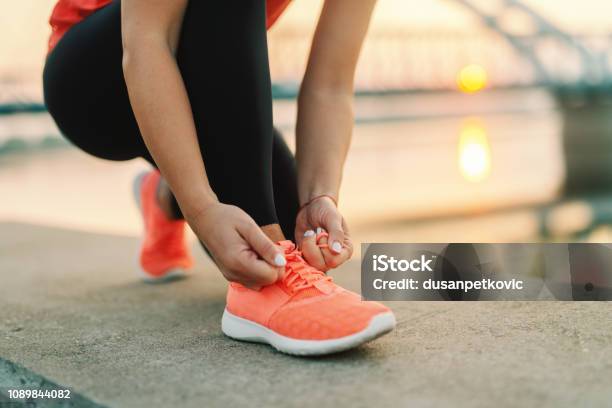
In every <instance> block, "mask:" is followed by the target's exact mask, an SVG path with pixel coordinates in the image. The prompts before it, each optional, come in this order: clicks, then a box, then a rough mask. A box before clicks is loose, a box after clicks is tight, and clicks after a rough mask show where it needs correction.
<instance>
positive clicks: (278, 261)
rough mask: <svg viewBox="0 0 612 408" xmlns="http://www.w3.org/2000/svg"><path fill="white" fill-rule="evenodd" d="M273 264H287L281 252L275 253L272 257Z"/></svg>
mask: <svg viewBox="0 0 612 408" xmlns="http://www.w3.org/2000/svg"><path fill="white" fill-rule="evenodd" d="M274 264H275V265H276V266H285V265H286V264H287V260H286V259H285V257H284V256H282V255H281V254H276V256H275V257H274Z"/></svg>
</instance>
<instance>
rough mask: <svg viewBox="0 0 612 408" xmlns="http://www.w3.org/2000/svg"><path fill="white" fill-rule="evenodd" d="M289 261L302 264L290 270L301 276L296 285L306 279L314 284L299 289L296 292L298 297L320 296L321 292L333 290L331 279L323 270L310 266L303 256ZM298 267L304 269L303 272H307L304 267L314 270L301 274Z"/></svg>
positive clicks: (325, 292)
mask: <svg viewBox="0 0 612 408" xmlns="http://www.w3.org/2000/svg"><path fill="white" fill-rule="evenodd" d="M289 263H290V264H300V265H299V266H298V267H297V268H291V269H293V271H292V272H290V273H292V274H296V275H299V276H300V277H299V278H298V279H297V280H296V281H295V283H294V284H295V285H299V284H300V283H303V282H304V281H310V283H311V284H312V286H309V287H306V288H303V289H300V290H298V291H297V292H296V294H295V297H296V298H306V297H312V296H319V295H321V293H324V294H328V293H331V292H332V291H333V284H331V282H330V281H329V279H328V278H326V276H325V275H324V274H323V273H322V272H319V271H318V270H316V269H315V268H314V267H312V266H310V265H309V264H308V263H307V262H306V261H305V260H304V259H303V258H302V257H301V256H299V257H297V259H291V260H289ZM296 266H297V265H296ZM296 269H300V270H302V272H305V271H304V269H311V270H312V272H311V271H308V272H311V273H308V272H306V273H305V274H301V273H300V272H299V271H298V270H296ZM317 272H318V273H317ZM289 286H292V285H289Z"/></svg>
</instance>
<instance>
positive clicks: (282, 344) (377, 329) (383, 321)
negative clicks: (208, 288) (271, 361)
mask: <svg viewBox="0 0 612 408" xmlns="http://www.w3.org/2000/svg"><path fill="white" fill-rule="evenodd" d="M395 324H396V323H395V316H394V315H393V313H392V312H387V313H381V314H379V315H376V316H374V317H373V318H372V320H371V321H370V323H369V324H368V326H367V327H366V328H365V329H363V330H362V331H360V332H358V333H355V334H351V335H350V336H346V337H341V338H338V339H331V340H299V339H292V338H290V337H285V336H282V335H280V334H278V333H276V332H274V331H272V330H270V329H268V328H266V327H264V326H262V325H260V324H258V323H255V322H252V321H250V320H246V319H243V318H241V317H238V316H235V315H233V314H231V313H230V312H228V311H227V309H225V311H224V312H223V318H222V319H221V330H222V331H223V333H224V334H225V335H226V336H228V337H231V338H233V339H236V340H241V341H250V342H254V343H265V344H269V345H271V346H272V347H274V348H275V349H277V350H278V351H280V352H283V353H287V354H292V355H296V356H321V355H325V354H331V353H337V352H340V351H344V350H348V349H351V348H354V347H357V346H359V345H361V344H364V343H366V342H368V341H371V340H374V339H376V338H378V337H380V336H382V335H384V334H386V333H389V332H390V331H391V330H393V329H394V328H395Z"/></svg>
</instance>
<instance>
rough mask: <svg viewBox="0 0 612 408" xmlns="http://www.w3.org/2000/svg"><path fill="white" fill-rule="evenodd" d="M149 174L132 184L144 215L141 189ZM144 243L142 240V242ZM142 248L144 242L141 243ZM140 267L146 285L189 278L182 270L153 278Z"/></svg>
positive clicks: (141, 276)
mask: <svg viewBox="0 0 612 408" xmlns="http://www.w3.org/2000/svg"><path fill="white" fill-rule="evenodd" d="M147 174H148V172H142V173H140V174H139V175H138V176H136V178H135V179H134V183H133V184H132V192H133V193H134V200H135V201H136V206H138V210H139V211H140V214H141V215H142V203H141V202H140V187H141V186H142V179H143V178H144V177H145V176H146V175H147ZM141 241H142V240H141ZM140 245H141V246H142V242H141V243H140ZM138 266H139V270H138V275H139V276H140V278H141V279H142V280H143V282H145V283H167V282H173V281H175V280H180V279H184V278H186V277H187V273H186V272H185V270H184V269H182V268H172V269H170V270H168V271H166V273H164V274H163V275H161V276H153V275H150V274H149V273H148V272H147V271H145V270H144V269H142V267H140V264H139V265H138Z"/></svg>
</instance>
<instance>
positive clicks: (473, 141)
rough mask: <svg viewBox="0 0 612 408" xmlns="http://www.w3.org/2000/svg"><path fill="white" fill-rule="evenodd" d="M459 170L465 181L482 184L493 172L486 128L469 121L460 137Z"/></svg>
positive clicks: (477, 122)
mask: <svg viewBox="0 0 612 408" xmlns="http://www.w3.org/2000/svg"><path fill="white" fill-rule="evenodd" d="M459 169H460V171H461V175H462V176H463V178H464V179H466V180H468V181H471V182H480V181H483V180H484V179H486V178H487V176H488V175H489V174H490V172H491V149H490V147H489V140H488V138H487V133H486V131H485V129H484V126H483V125H482V124H481V123H480V122H479V121H476V120H468V121H466V123H465V124H464V126H463V128H462V129H461V133H460V135H459Z"/></svg>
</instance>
